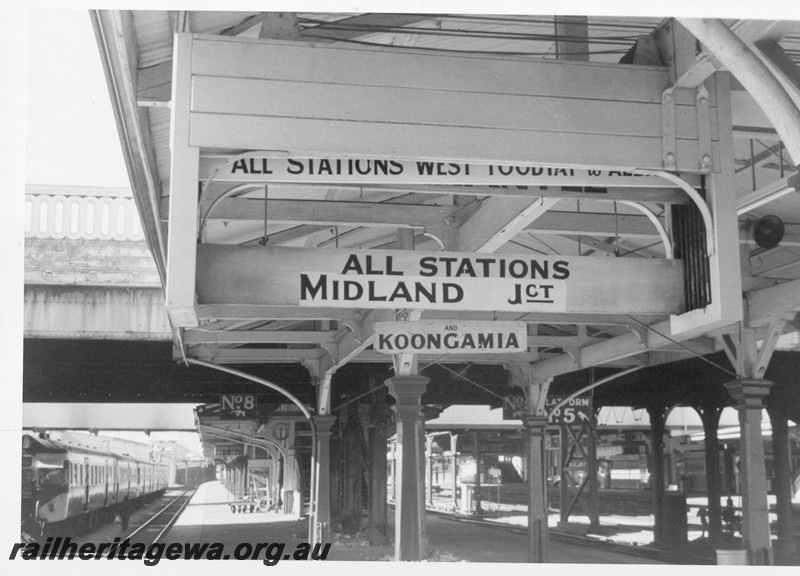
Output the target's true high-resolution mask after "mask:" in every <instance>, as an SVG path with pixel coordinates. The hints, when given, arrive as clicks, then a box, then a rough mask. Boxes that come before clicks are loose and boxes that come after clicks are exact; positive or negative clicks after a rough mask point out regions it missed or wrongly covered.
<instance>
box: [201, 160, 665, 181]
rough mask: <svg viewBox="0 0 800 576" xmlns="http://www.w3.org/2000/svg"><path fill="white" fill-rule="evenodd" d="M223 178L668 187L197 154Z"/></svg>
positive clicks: (204, 173) (563, 172) (602, 176)
mask: <svg viewBox="0 0 800 576" xmlns="http://www.w3.org/2000/svg"><path fill="white" fill-rule="evenodd" d="M212 175H213V178H214V179H215V180H221V181H226V182H302V183H309V184H313V183H315V182H318V183H329V182H336V183H340V184H348V183H349V184H419V183H429V184H437V183H438V184H456V185H502V184H506V185H534V186H535V185H554V186H558V185H564V186H590V187H591V186H596V187H604V186H644V187H669V186H670V184H669V183H668V182H667V181H665V180H663V179H661V178H658V177H654V176H649V175H641V174H634V173H632V172H629V171H626V170H609V169H600V168H597V169H587V168H575V167H565V166H542V165H535V164H499V163H497V164H491V163H478V162H452V161H438V160H413V161H412V160H397V159H384V158H343V157H335V158H334V157H331V158H300V157H267V156H258V155H248V156H241V157H237V158H235V159H230V160H220V159H219V158H203V159H201V164H200V178H201V180H205V179H207V178H209V177H212Z"/></svg>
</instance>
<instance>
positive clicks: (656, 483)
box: [647, 406, 669, 544]
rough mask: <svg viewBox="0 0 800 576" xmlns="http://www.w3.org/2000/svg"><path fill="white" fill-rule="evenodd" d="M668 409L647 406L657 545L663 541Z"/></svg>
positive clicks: (654, 527)
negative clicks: (665, 441) (665, 433)
mask: <svg viewBox="0 0 800 576" xmlns="http://www.w3.org/2000/svg"><path fill="white" fill-rule="evenodd" d="M668 412H669V408H665V407H664V406H648V408H647V414H648V415H649V416H650V447H651V454H652V464H653V473H652V474H651V475H650V487H651V489H652V492H653V516H654V526H653V542H654V543H655V544H658V543H660V542H663V540H664V431H665V429H666V422H667V413H668Z"/></svg>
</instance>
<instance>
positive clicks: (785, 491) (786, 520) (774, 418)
mask: <svg viewBox="0 0 800 576" xmlns="http://www.w3.org/2000/svg"><path fill="white" fill-rule="evenodd" d="M770 400H772V394H770ZM767 411H768V412H769V419H770V422H771V423H772V462H773V465H774V469H775V479H774V481H773V482H774V484H773V491H774V492H775V507H776V508H777V512H778V541H777V542H776V546H775V563H776V564H778V565H780V566H791V565H792V560H793V559H794V553H795V550H796V549H797V545H796V544H795V541H794V526H793V519H792V512H793V510H792V491H793V490H792V462H791V445H790V443H789V422H788V417H787V415H786V411H785V410H783V408H782V405H781V404H779V403H778V402H775V406H770V407H768V408H767Z"/></svg>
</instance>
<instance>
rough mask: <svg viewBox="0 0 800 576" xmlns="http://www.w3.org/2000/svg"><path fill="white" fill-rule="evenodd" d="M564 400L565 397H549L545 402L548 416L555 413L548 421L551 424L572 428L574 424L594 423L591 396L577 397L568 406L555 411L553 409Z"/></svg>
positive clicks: (568, 402) (567, 403) (565, 405)
mask: <svg viewBox="0 0 800 576" xmlns="http://www.w3.org/2000/svg"><path fill="white" fill-rule="evenodd" d="M563 400H564V398H563V397H558V396H548V398H547V401H546V402H545V409H546V410H547V413H548V414H550V412H551V411H552V412H553V413H552V414H550V418H549V420H548V422H549V423H550V424H564V425H567V426H570V425H573V424H574V425H581V424H584V423H585V422H591V421H592V397H591V396H576V397H575V398H570V399H569V400H568V401H567V402H566V404H564V405H563V406H561V407H559V408H556V410H553V408H555V407H556V406H558V405H559V404H560V403H561V402H562V401H563Z"/></svg>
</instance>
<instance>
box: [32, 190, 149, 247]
mask: <svg viewBox="0 0 800 576" xmlns="http://www.w3.org/2000/svg"><path fill="white" fill-rule="evenodd" d="M25 237H26V238H57V239H60V238H69V239H80V240H94V239H101V240H131V241H144V233H143V232H142V224H141V222H140V220H139V213H138V212H137V211H136V204H135V203H134V200H133V196H132V194H131V191H130V190H127V189H125V188H94V187H75V186H34V185H29V186H28V187H27V189H26V194H25Z"/></svg>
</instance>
